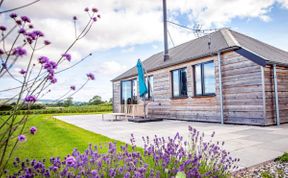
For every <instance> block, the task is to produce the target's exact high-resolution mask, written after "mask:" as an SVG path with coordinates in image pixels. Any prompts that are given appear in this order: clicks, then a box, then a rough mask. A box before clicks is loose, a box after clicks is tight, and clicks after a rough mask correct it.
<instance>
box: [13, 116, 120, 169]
mask: <svg viewBox="0 0 288 178" xmlns="http://www.w3.org/2000/svg"><path fill="white" fill-rule="evenodd" d="M31 126H36V127H37V129H38V131H37V133H36V134H35V135H31V134H29V133H27V134H25V135H26V136H27V141H25V142H23V143H19V144H18V145H17V148H16V150H15V151H14V152H13V155H12V159H11V160H10V161H9V165H8V168H10V169H11V168H12V163H13V160H14V158H16V157H19V158H20V159H21V160H23V159H26V158H28V159H29V160H32V159H36V160H42V159H46V160H49V158H50V157H51V156H60V157H61V158H63V157H64V156H67V154H70V153H71V152H72V151H73V149H74V148H77V149H78V150H79V151H81V152H83V151H84V150H85V149H86V148H88V145H89V144H92V145H102V146H103V148H102V150H101V152H106V151H107V146H108V143H109V142H116V143H117V145H123V144H124V143H122V142H119V141H116V140H113V139H110V138H108V137H105V136H103V135H100V134H96V133H93V132H90V131H87V130H84V129H82V128H79V127H76V126H74V125H71V124H68V123H65V122H63V121H60V120H56V119H54V118H53V117H52V115H31V116H30V117H29V120H28V122H27V124H26V128H25V131H28V130H29V128H30V127H31Z"/></svg>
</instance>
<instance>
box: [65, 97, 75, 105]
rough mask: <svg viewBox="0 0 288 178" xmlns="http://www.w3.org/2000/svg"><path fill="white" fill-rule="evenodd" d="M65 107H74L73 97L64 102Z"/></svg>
mask: <svg viewBox="0 0 288 178" xmlns="http://www.w3.org/2000/svg"><path fill="white" fill-rule="evenodd" d="M63 105H64V106H72V105H73V98H72V97H68V98H66V99H65V100H64V102H63Z"/></svg>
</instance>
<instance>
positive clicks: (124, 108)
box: [102, 104, 133, 121]
mask: <svg viewBox="0 0 288 178" xmlns="http://www.w3.org/2000/svg"><path fill="white" fill-rule="evenodd" d="M132 108H133V105H131V104H124V105H120V108H119V110H120V112H118V113H111V114H109V115H111V116H113V118H114V119H113V121H118V118H119V117H125V118H127V116H128V115H131V113H132V110H133V109H132ZM102 120H104V114H102Z"/></svg>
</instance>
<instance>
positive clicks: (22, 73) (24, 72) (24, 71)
mask: <svg viewBox="0 0 288 178" xmlns="http://www.w3.org/2000/svg"><path fill="white" fill-rule="evenodd" d="M19 73H20V74H21V75H24V74H26V73H27V71H26V70H24V69H21V70H20V71H19Z"/></svg>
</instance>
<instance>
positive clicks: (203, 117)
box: [113, 51, 288, 126]
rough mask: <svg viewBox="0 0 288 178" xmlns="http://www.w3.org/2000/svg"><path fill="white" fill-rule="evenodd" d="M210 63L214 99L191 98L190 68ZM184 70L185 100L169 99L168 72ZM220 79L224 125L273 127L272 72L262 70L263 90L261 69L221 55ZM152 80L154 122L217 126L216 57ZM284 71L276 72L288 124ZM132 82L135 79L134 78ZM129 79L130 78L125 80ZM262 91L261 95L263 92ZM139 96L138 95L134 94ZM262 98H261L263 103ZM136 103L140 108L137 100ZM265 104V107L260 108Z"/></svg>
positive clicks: (116, 96)
mask: <svg viewBox="0 0 288 178" xmlns="http://www.w3.org/2000/svg"><path fill="white" fill-rule="evenodd" d="M208 61H214V66H215V95H214V96H200V97H198V96H195V92H194V76H193V73H194V72H193V67H192V66H193V65H195V64H199V63H203V62H208ZM180 68H186V69H187V95H188V97H186V98H179V99H175V98H172V84H171V83H172V81H171V80H172V78H171V71H172V70H175V69H180ZM221 70H222V73H221V76H222V94H223V111H224V113H223V114H224V123H231V124H249V125H262V126H263V125H270V124H275V113H274V112H275V109H274V108H275V106H274V101H273V100H274V94H273V93H274V86H273V76H272V75H273V70H272V68H271V67H270V66H266V67H265V68H264V76H265V82H264V83H265V87H264V88H263V82H262V72H261V66H259V65H258V64H256V63H254V62H252V61H251V60H248V59H246V58H245V57H243V56H241V55H240V54H238V53H236V52H233V51H232V52H225V53H223V54H221ZM148 75H153V76H154V83H153V84H154V88H153V90H154V94H153V95H154V97H153V98H154V99H153V101H151V100H150V101H149V104H148V115H149V116H151V117H155V118H164V119H177V120H191V121H205V122H218V123H220V97H219V75H218V59H217V56H215V55H214V56H209V57H205V58H200V59H197V60H193V61H190V62H186V63H182V64H178V65H174V66H170V67H167V68H164V69H160V70H156V71H153V72H149V73H148ZM287 76H288V69H287V68H283V67H282V68H278V83H279V84H278V88H279V89H278V90H279V91H278V92H279V99H280V100H279V105H280V117H281V122H283V123H284V122H288V78H287ZM133 78H136V76H134V77H133ZM127 79H131V78H126V79H125V80H127ZM120 83H121V82H120V81H119V80H118V81H114V82H113V96H114V98H113V107H114V108H113V111H114V112H120V110H119V108H120V105H121V104H120V98H121V97H120V95H121V86H120ZM263 89H265V91H263ZM138 96H139V94H138ZM263 97H265V98H264V99H263ZM138 103H140V104H143V103H142V101H141V100H140V99H139V97H138ZM264 103H265V105H264Z"/></svg>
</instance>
